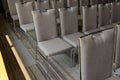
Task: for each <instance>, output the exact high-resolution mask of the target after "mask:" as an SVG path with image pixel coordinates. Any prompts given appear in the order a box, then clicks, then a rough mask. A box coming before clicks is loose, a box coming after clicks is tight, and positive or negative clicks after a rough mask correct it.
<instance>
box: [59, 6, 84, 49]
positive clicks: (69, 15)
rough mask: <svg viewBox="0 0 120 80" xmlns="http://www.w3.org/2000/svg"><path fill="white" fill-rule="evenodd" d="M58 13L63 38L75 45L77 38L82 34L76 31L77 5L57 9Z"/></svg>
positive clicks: (76, 44)
mask: <svg viewBox="0 0 120 80" xmlns="http://www.w3.org/2000/svg"><path fill="white" fill-rule="evenodd" d="M59 14H60V22H61V35H62V37H63V39H64V40H65V41H67V42H68V43H70V44H71V45H73V46H74V47H77V46H78V38H79V37H80V36H81V35H82V33H80V32H78V16H77V7H71V8H69V9H67V10H66V9H64V8H62V9H59Z"/></svg>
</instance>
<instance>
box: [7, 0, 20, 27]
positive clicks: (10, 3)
mask: <svg viewBox="0 0 120 80" xmlns="http://www.w3.org/2000/svg"><path fill="white" fill-rule="evenodd" d="M16 2H20V0H12V1H11V0H7V3H8V7H9V11H10V15H11V18H12V20H13V25H14V28H16V24H15V22H16V21H17V20H18V15H17V11H16V7H15V3H16Z"/></svg>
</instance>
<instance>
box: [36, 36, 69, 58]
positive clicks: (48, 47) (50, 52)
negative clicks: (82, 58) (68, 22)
mask: <svg viewBox="0 0 120 80" xmlns="http://www.w3.org/2000/svg"><path fill="white" fill-rule="evenodd" d="M38 47H39V48H40V50H41V51H43V53H44V54H45V55H46V56H48V57H49V56H54V55H57V54H59V53H60V52H63V51H65V50H68V49H70V48H71V45H69V44H67V43H66V42H65V41H64V40H62V39H60V38H54V39H51V40H47V41H42V42H38Z"/></svg>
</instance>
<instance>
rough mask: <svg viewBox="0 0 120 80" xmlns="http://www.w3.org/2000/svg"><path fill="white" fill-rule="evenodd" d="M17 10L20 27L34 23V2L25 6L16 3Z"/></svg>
mask: <svg viewBox="0 0 120 80" xmlns="http://www.w3.org/2000/svg"><path fill="white" fill-rule="evenodd" d="M16 9H17V13H18V18H19V21H20V25H22V24H29V23H33V18H32V11H33V2H27V3H24V4H21V3H16Z"/></svg>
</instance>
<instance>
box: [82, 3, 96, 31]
mask: <svg viewBox="0 0 120 80" xmlns="http://www.w3.org/2000/svg"><path fill="white" fill-rule="evenodd" d="M82 9H83V11H82V12H83V13H82V15H83V32H85V31H88V30H92V29H96V28H97V5H93V6H91V7H88V6H83V7H82Z"/></svg>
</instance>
